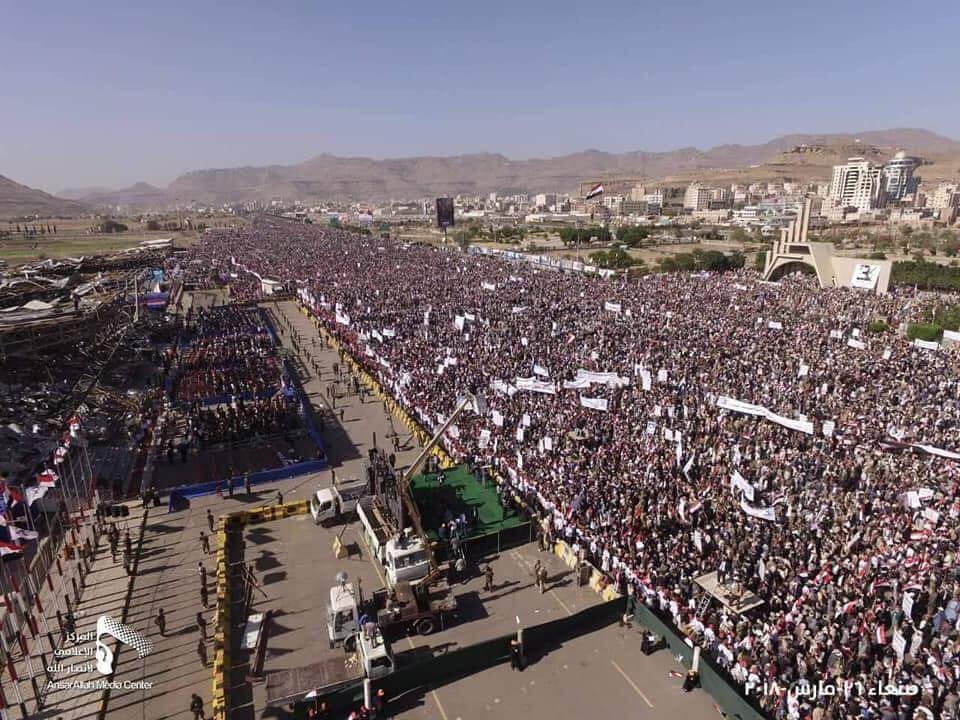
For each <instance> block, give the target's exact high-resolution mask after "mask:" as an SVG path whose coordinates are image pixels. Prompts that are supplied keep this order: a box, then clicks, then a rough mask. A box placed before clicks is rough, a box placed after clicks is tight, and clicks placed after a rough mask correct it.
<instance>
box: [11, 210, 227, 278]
mask: <svg viewBox="0 0 960 720" xmlns="http://www.w3.org/2000/svg"><path fill="white" fill-rule="evenodd" d="M119 222H122V223H123V224H124V225H126V226H127V227H128V228H129V230H128V231H127V232H121V233H109V234H104V233H93V232H91V228H92V227H93V226H94V225H96V221H95V220H92V219H88V218H84V219H70V220H57V221H56V223H54V222H53V221H49V224H50V226H51V229H52V228H53V226H54V224H56V228H57V232H56V234H49V235H36V236H30V237H24V236H23V235H22V234H17V233H16V225H17V223H16V222H11V223H8V222H3V223H0V230H9V231H12V232H14V235H13V237H5V238H2V239H0V260H5V261H6V262H7V264H8V265H9V266H11V267H13V266H16V265H23V264H28V263H33V262H37V261H38V260H45V259H47V258H62V257H80V256H81V255H87V256H89V255H98V254H103V253H109V252H113V251H116V250H123V249H125V248H130V247H136V246H137V245H139V244H140V243H141V242H143V241H144V240H159V239H161V238H173V241H174V244H175V245H176V246H177V247H183V246H185V245H192V244H194V243H196V242H197V241H198V239H199V237H200V235H199V233H197V232H196V231H192V230H189V231H183V232H177V231H170V230H159V231H148V230H141V229H140V222H139V220H136V219H120V220H119ZM205 222H206V223H207V224H208V225H213V224H230V223H234V224H236V223H239V222H241V221H240V220H239V219H237V218H213V219H210V220H205ZM41 223H42V224H43V225H44V226H46V225H47V223H48V221H46V220H44V221H37V223H36V224H37V225H38V226H39V225H40V224H41ZM27 224H30V223H27ZM23 225H24V224H23V223H21V228H22V227H23Z"/></svg>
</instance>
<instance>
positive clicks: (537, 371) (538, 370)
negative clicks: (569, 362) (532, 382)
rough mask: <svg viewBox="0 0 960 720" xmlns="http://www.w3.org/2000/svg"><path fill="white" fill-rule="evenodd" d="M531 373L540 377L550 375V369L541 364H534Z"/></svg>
mask: <svg viewBox="0 0 960 720" xmlns="http://www.w3.org/2000/svg"><path fill="white" fill-rule="evenodd" d="M533 374H534V375H539V376H540V377H550V371H549V370H547V369H546V368H545V367H544V366H543V365H534V366H533Z"/></svg>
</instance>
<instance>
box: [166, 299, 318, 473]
mask: <svg viewBox="0 0 960 720" xmlns="http://www.w3.org/2000/svg"><path fill="white" fill-rule="evenodd" d="M165 367H166V368H167V372H168V375H169V379H168V380H167V397H168V400H169V403H170V406H169V408H168V410H167V415H166V422H165V423H164V433H165V435H164V441H163V442H164V444H165V445H166V452H167V455H168V459H169V460H170V461H171V462H172V461H173V460H174V458H175V456H176V455H175V450H176V449H178V448H179V449H180V451H181V454H183V455H184V457H185V456H186V452H187V450H188V449H189V448H191V447H194V448H197V449H203V448H205V447H208V446H210V445H214V444H217V443H223V442H232V443H237V442H244V441H247V440H250V439H254V438H257V437H260V438H265V437H269V436H274V435H279V434H287V433H288V432H289V431H291V430H294V429H297V428H299V427H301V423H300V416H299V411H298V406H297V404H296V402H295V397H294V393H293V391H292V389H291V388H290V384H289V379H288V378H286V377H285V371H284V370H283V367H282V364H281V363H280V360H279V358H278V356H277V352H276V347H275V340H274V338H273V336H272V335H271V334H270V332H269V331H268V329H267V325H266V323H265V322H264V319H263V317H262V315H261V314H260V311H259V310H256V309H254V308H248V307H244V306H242V305H221V306H214V307H210V308H201V309H199V310H198V311H197V312H196V313H193V312H192V311H191V312H190V314H189V316H188V317H187V319H186V325H185V328H184V332H183V335H182V336H181V338H180V343H179V347H174V348H171V350H170V351H169V353H168V356H167V358H166V360H165Z"/></svg>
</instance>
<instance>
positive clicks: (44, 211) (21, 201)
mask: <svg viewBox="0 0 960 720" xmlns="http://www.w3.org/2000/svg"><path fill="white" fill-rule="evenodd" d="M86 210H87V208H86V206H84V205H83V204H81V203H78V202H75V201H73V200H68V199H65V198H61V197H57V196H56V195H51V194H50V193H45V192H44V191H43V190H37V189H35V188H32V187H27V186H26V185H21V184H20V183H17V182H14V181H13V180H11V179H9V178H6V177H4V176H3V175H0V218H13V217H24V216H28V215H31V216H32V215H40V216H41V217H70V216H74V215H80V214H81V213H83V212H85V211H86Z"/></svg>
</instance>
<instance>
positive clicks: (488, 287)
mask: <svg viewBox="0 0 960 720" xmlns="http://www.w3.org/2000/svg"><path fill="white" fill-rule="evenodd" d="M480 287H482V288H483V289H484V290H496V289H497V286H496V285H495V284H494V283H488V282H483V283H480Z"/></svg>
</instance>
